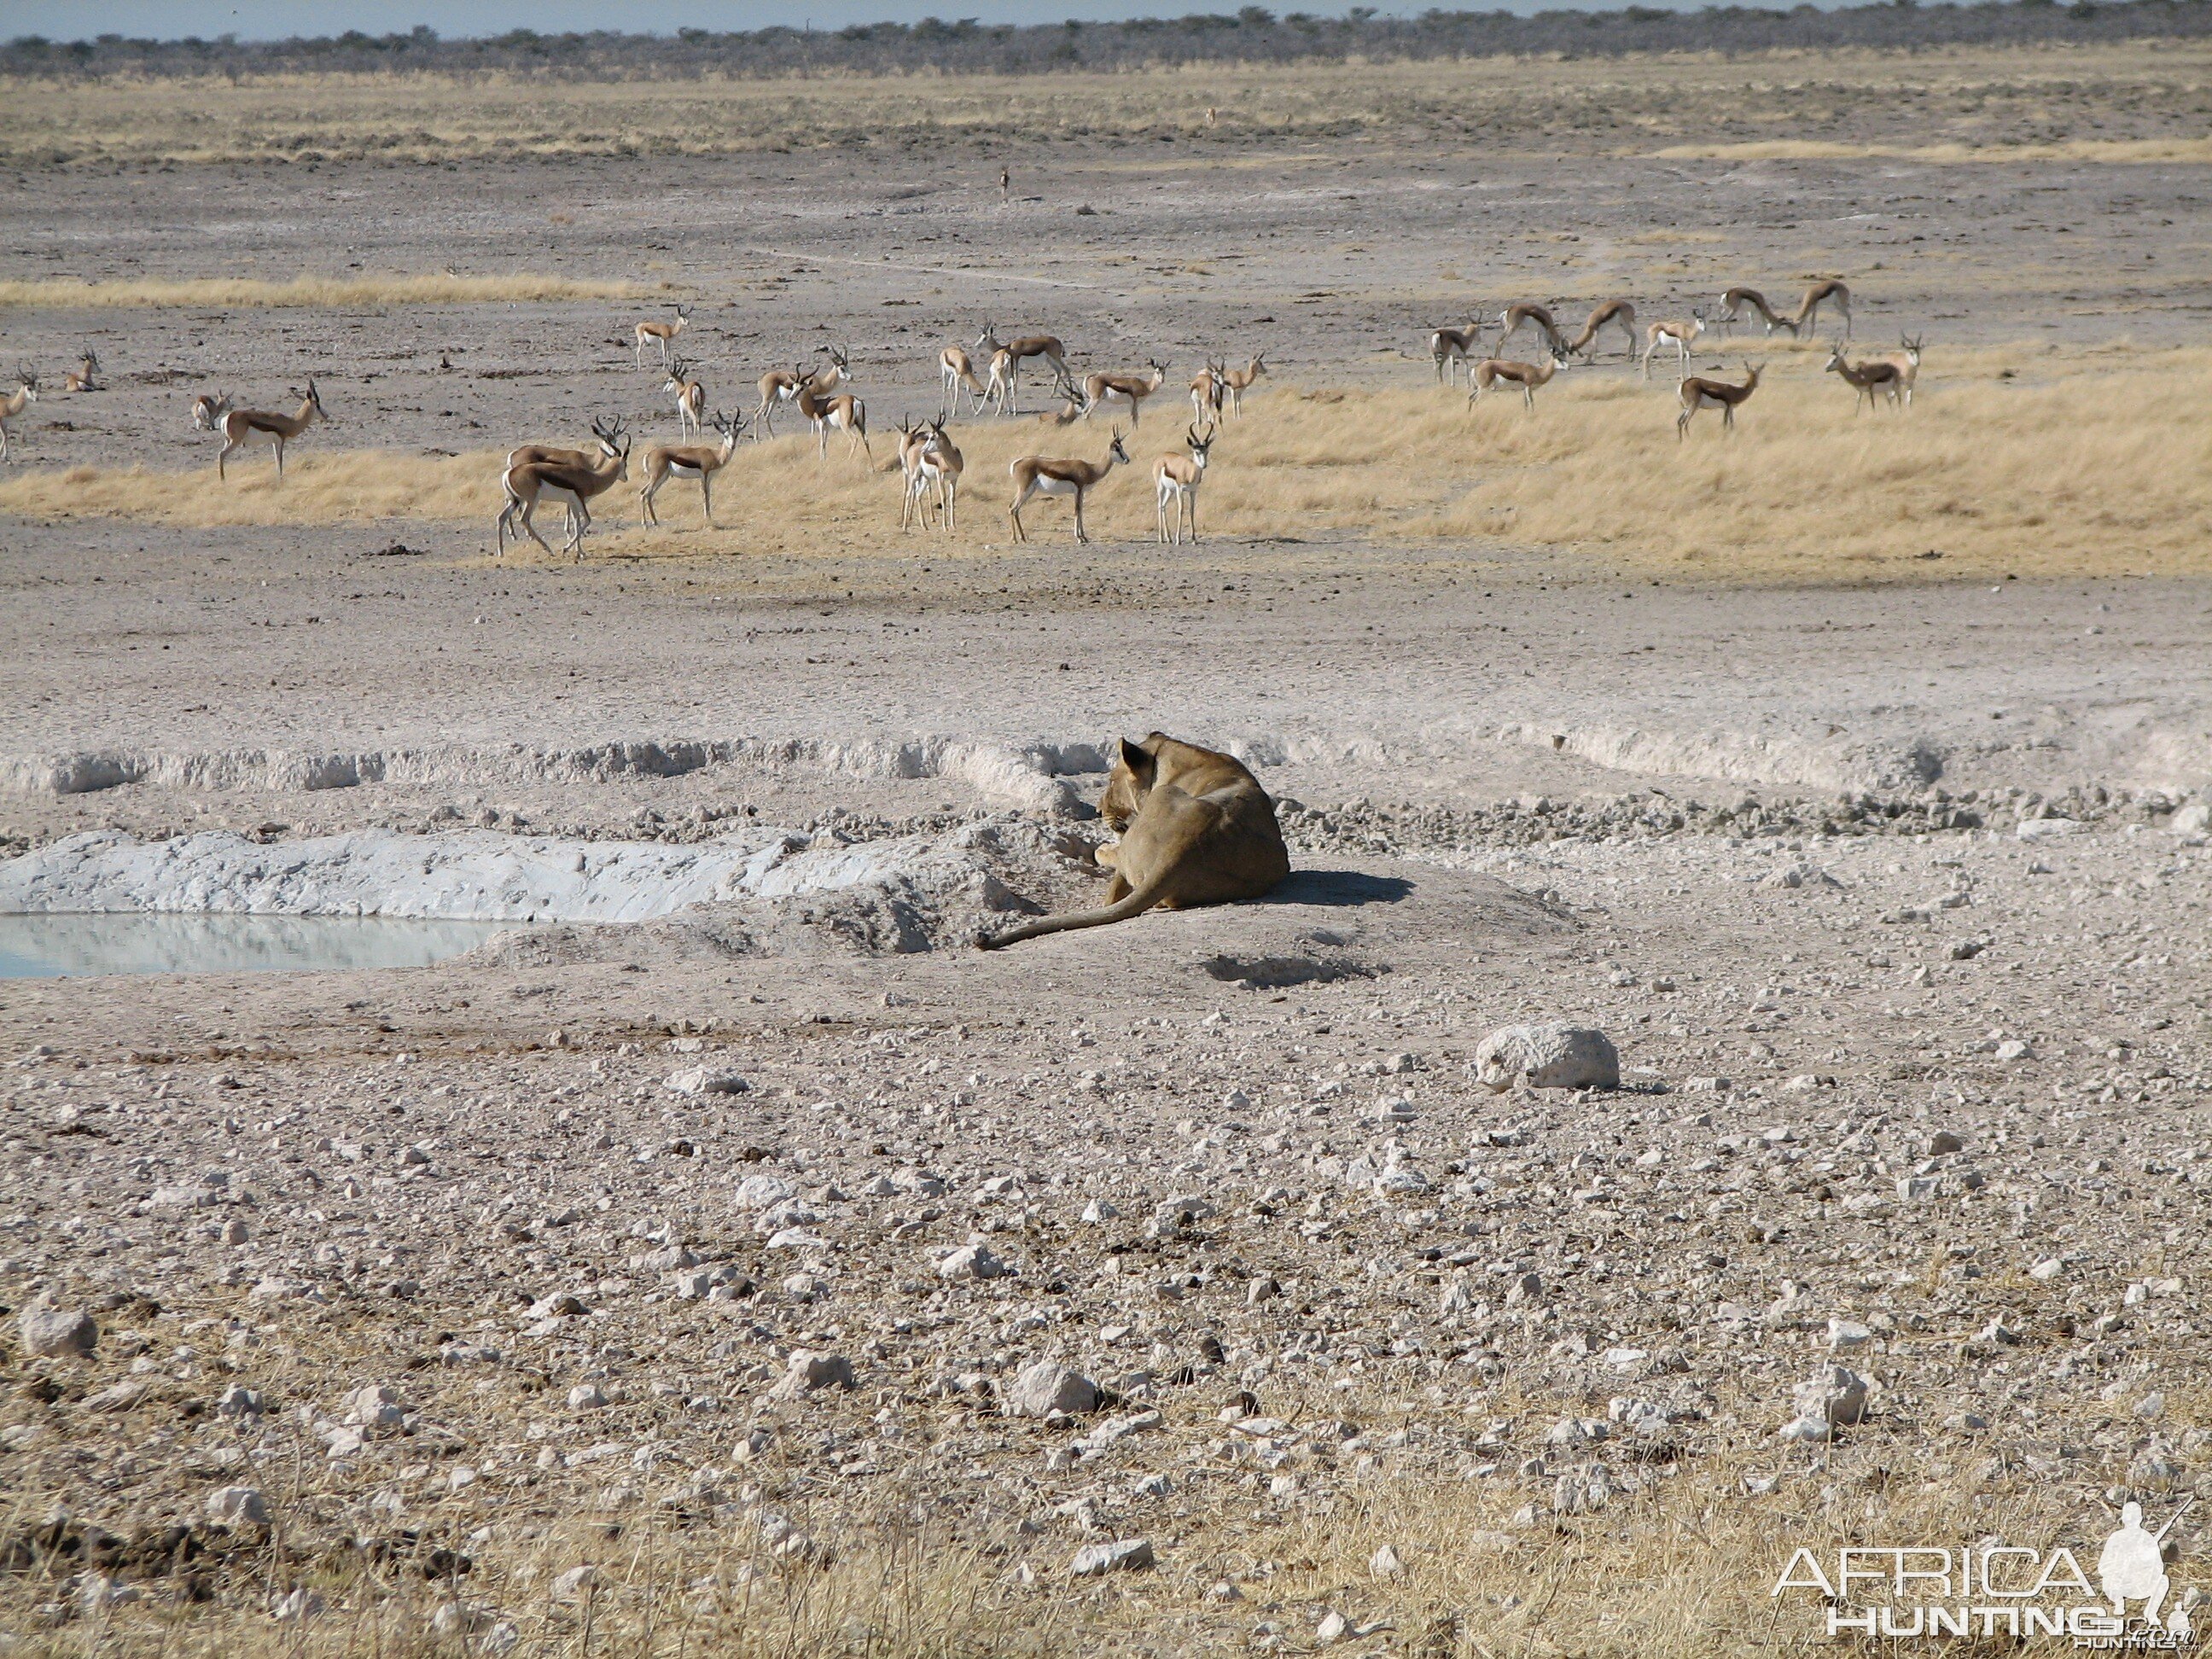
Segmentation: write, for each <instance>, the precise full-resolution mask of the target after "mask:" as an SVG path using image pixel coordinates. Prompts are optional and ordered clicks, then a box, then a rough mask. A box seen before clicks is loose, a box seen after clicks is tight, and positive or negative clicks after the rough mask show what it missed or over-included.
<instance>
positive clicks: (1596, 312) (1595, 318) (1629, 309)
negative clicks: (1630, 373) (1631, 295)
mask: <svg viewBox="0 0 2212 1659" xmlns="http://www.w3.org/2000/svg"><path fill="white" fill-rule="evenodd" d="M1605 328H1618V329H1619V330H1620V332H1621V335H1622V337H1623V338H1624V339H1625V340H1626V343H1627V349H1628V355H1629V356H1632V357H1633V356H1635V355H1636V307H1634V306H1632V305H1631V304H1630V303H1629V302H1628V301H1626V300H1601V301H1599V302H1598V304H1597V305H1596V307H1595V308H1594V309H1593V310H1592V311H1591V312H1590V314H1589V317H1588V318H1587V319H1584V320H1583V325H1582V331H1581V332H1580V333H1578V334H1577V335H1576V336H1575V337H1574V338H1573V339H1571V340H1570V341H1568V342H1567V355H1568V356H1574V355H1575V354H1576V353H1577V352H1583V351H1587V352H1589V355H1590V360H1591V361H1592V362H1595V361H1596V360H1597V337H1598V331H1600V330H1601V329H1605Z"/></svg>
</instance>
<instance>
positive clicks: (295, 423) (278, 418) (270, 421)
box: [215, 379, 331, 478]
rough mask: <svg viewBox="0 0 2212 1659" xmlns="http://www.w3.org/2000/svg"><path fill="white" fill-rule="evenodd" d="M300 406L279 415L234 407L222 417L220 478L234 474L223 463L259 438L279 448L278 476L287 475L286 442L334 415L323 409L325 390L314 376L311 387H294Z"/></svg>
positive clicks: (218, 454) (217, 471) (217, 470)
mask: <svg viewBox="0 0 2212 1659" xmlns="http://www.w3.org/2000/svg"><path fill="white" fill-rule="evenodd" d="M292 395H293V396H294V397H295V398H298V399H299V400H300V406H299V408H298V409H296V410H294V411H293V412H292V413H291V414H289V415H278V414H276V413H273V412H272V411H270V410H265V409H234V410H231V411H230V413H229V414H228V415H226V416H223V417H222V448H221V449H220V450H218V451H217V452H216V458H215V475H216V477H218V478H225V477H229V476H230V475H229V474H228V472H226V471H223V466H224V464H225V463H226V462H228V460H229V459H230V458H231V457H232V456H233V455H235V454H236V453H238V452H239V451H240V450H241V449H243V448H245V447H246V445H247V444H248V443H250V442H252V441H253V440H254V439H256V438H265V439H267V440H268V441H269V443H270V446H271V447H273V448H274V449H275V450H276V476H277V477H280V478H281V477H283V476H284V446H285V445H286V444H287V443H289V442H290V441H292V440H293V439H295V438H296V437H298V436H299V435H301V433H302V432H305V431H306V430H307V428H309V427H310V426H313V424H314V423H315V422H317V421H323V422H327V421H329V419H330V418H331V417H330V416H328V415H327V414H325V412H324V410H323V394H322V393H321V392H318V391H316V390H315V383H314V381H313V379H310V380H308V382H307V390H306V391H305V392H301V390H300V389H299V388H298V387H296V386H295V387H294V388H293V389H292Z"/></svg>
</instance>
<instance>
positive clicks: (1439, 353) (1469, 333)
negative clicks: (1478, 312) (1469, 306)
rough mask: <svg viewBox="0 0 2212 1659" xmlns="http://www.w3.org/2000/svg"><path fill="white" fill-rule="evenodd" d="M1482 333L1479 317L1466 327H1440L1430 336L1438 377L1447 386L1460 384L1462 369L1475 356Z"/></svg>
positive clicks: (1430, 346)
mask: <svg viewBox="0 0 2212 1659" xmlns="http://www.w3.org/2000/svg"><path fill="white" fill-rule="evenodd" d="M1481 333H1482V319H1481V318H1480V317H1478V318H1476V319H1474V321H1473V322H1471V323H1469V324H1468V325H1467V326H1466V327H1465V328H1440V329H1437V331H1435V332H1433V333H1432V334H1431V335H1430V336H1429V356H1431V357H1432V358H1434V359H1435V360H1436V365H1437V380H1440V381H1442V382H1443V384H1444V385H1446V386H1457V385H1458V384H1459V372H1460V369H1461V368H1462V367H1463V366H1465V364H1466V363H1467V362H1468V359H1469V358H1471V357H1473V356H1474V350H1475V346H1476V343H1477V342H1478V340H1479V339H1480V336H1481Z"/></svg>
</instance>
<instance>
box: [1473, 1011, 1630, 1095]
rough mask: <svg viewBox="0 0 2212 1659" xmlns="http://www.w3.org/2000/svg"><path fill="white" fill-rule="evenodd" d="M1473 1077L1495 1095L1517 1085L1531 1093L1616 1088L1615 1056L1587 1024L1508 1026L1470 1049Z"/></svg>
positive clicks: (1603, 1038) (1617, 1067) (1617, 1064)
mask: <svg viewBox="0 0 2212 1659" xmlns="http://www.w3.org/2000/svg"><path fill="white" fill-rule="evenodd" d="M1474 1075H1475V1080H1476V1081H1477V1082H1479V1083H1480V1084H1481V1085H1483V1086H1484V1087H1485V1088H1486V1089H1488V1090H1490V1091H1492V1093H1494V1094H1503V1093H1504V1091H1506V1090H1508V1089H1510V1088H1511V1087H1512V1086H1513V1085H1515V1084H1516V1083H1523V1084H1526V1085H1527V1086H1528V1087H1529V1088H1531V1089H1618V1088H1619V1087H1620V1054H1618V1053H1616V1052H1615V1050H1614V1048H1613V1042H1612V1040H1611V1039H1610V1038H1608V1037H1607V1036H1606V1035H1605V1033H1604V1032H1602V1031H1598V1030H1591V1029H1589V1027H1587V1026H1579V1025H1565V1024H1549V1025H1508V1026H1506V1027H1504V1029H1503V1030H1497V1031H1492V1033H1491V1034H1490V1035H1489V1036H1486V1037H1485V1038H1483V1040H1482V1042H1481V1044H1480V1046H1479V1047H1478V1048H1476V1049H1475V1051H1474Z"/></svg>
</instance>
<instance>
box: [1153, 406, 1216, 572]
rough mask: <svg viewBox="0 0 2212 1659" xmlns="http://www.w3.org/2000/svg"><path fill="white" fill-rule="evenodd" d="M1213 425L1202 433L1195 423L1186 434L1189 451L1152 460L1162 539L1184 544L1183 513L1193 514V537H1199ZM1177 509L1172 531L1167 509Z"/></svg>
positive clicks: (1156, 517)
mask: <svg viewBox="0 0 2212 1659" xmlns="http://www.w3.org/2000/svg"><path fill="white" fill-rule="evenodd" d="M1213 434H1214V428H1212V427H1210V426H1209V427H1207V428H1206V431H1205V432H1204V433H1203V434H1202V435H1201V434H1200V431H1199V429H1198V428H1197V427H1196V425H1193V426H1192V427H1191V428H1189V430H1188V431H1187V432H1186V433H1184V435H1183V441H1184V442H1185V443H1187V444H1188V445H1189V446H1190V453H1188V455H1176V454H1167V455H1163V456H1161V457H1160V458H1159V459H1158V460H1157V461H1155V462H1153V463H1152V495H1153V502H1154V507H1155V509H1156V510H1155V512H1154V514H1153V522H1154V525H1155V526H1156V527H1157V529H1158V533H1159V539H1160V540H1162V541H1164V542H1168V543H1170V544H1173V545H1175V546H1178V547H1180V546H1181V545H1182V521H1183V515H1184V514H1185V513H1188V514H1189V515H1190V538H1191V540H1192V541H1194V542H1195V541H1196V540H1197V539H1198V487H1199V485H1200V484H1201V483H1204V482H1205V480H1206V452H1207V451H1208V450H1210V449H1212V447H1213ZM1170 507H1173V508H1174V509H1175V522H1174V530H1173V533H1172V534H1170V530H1169V522H1168V509H1169V508H1170Z"/></svg>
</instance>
